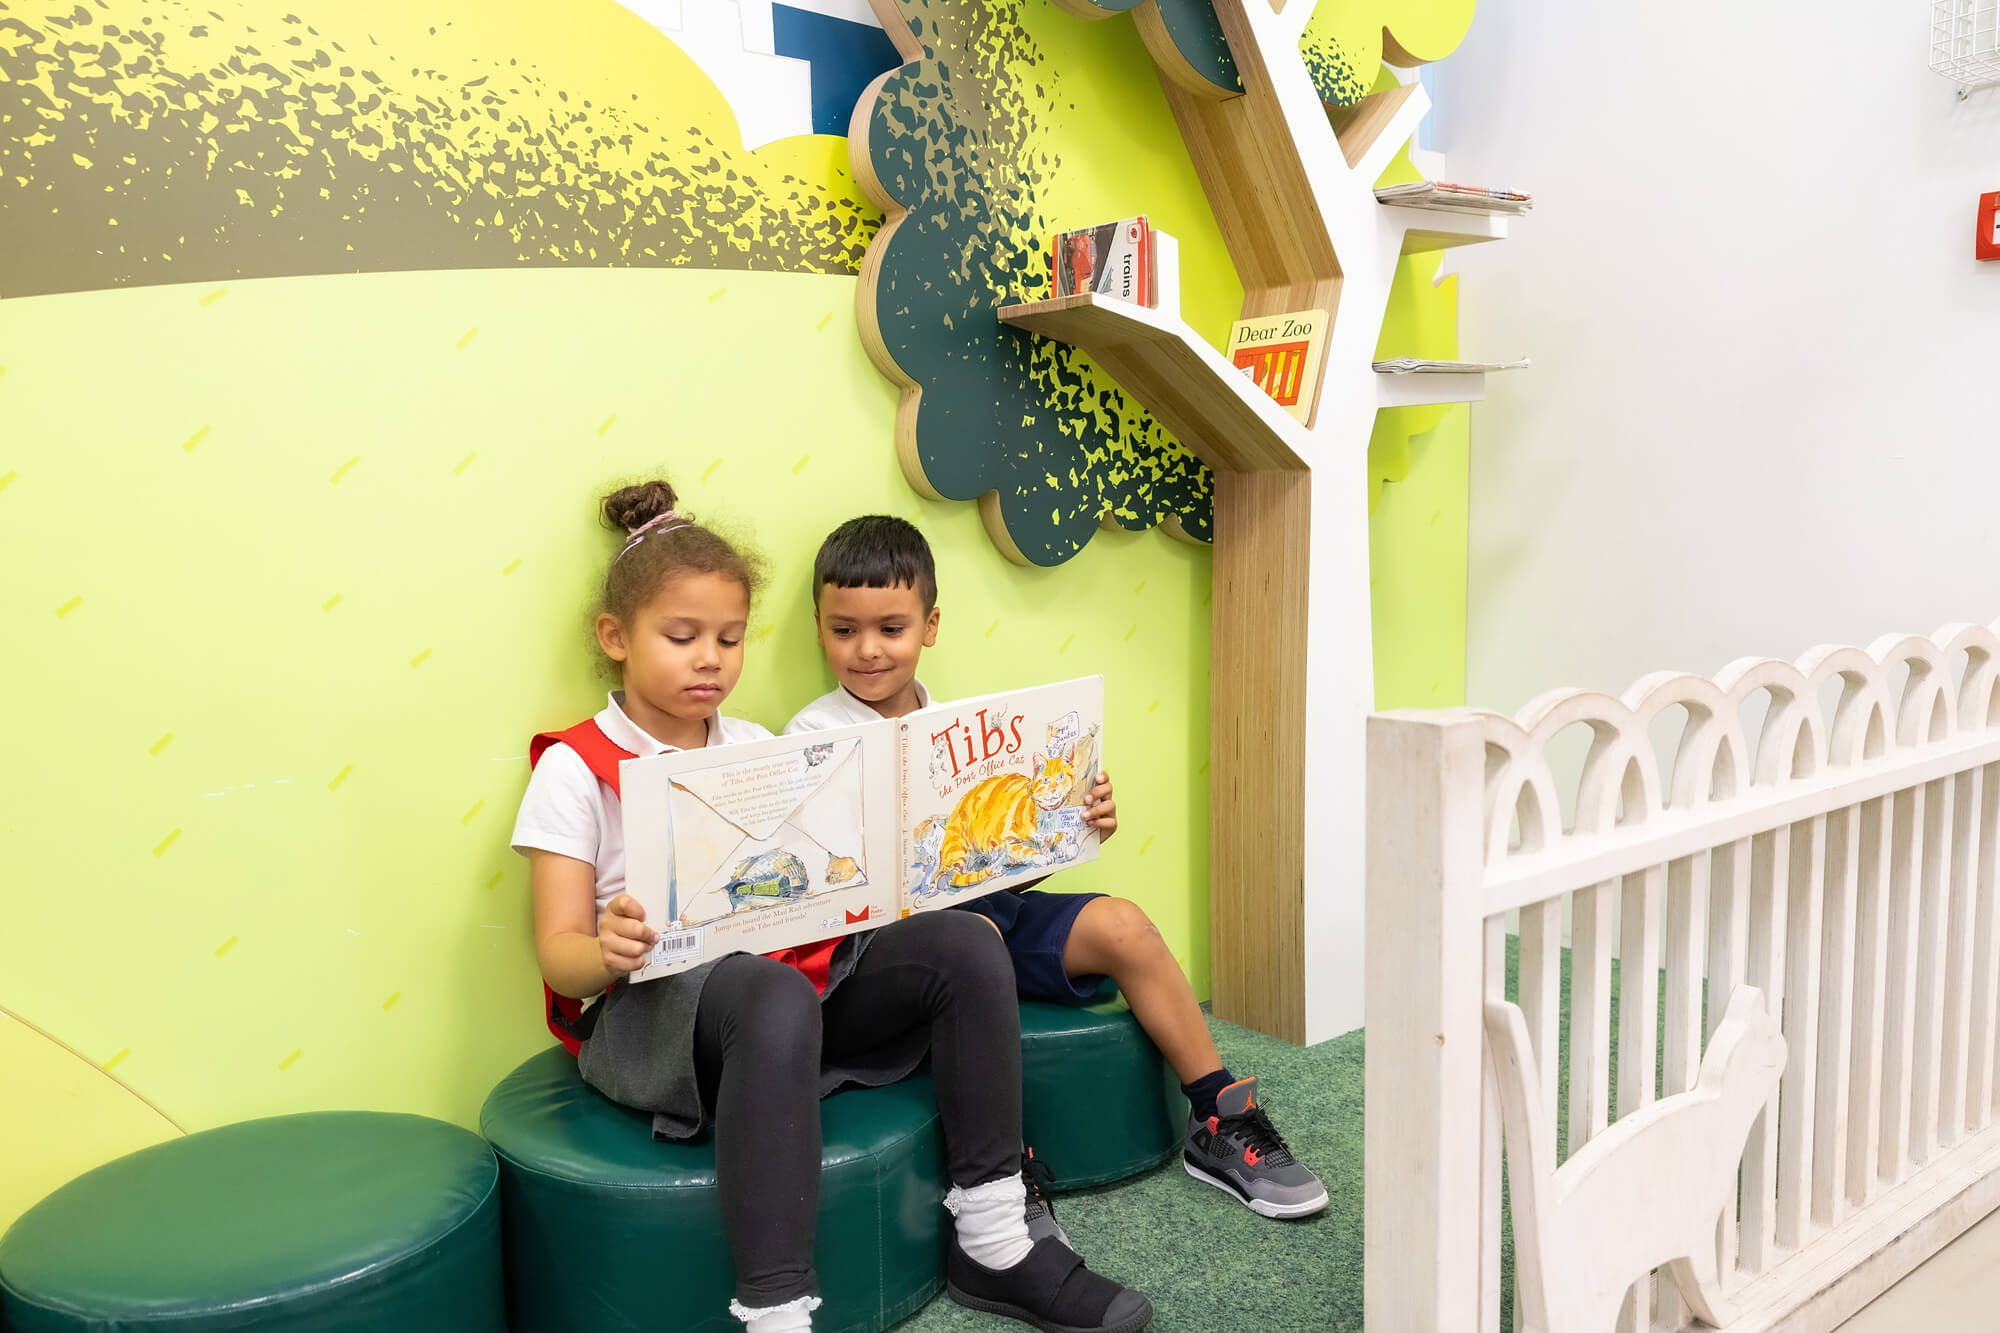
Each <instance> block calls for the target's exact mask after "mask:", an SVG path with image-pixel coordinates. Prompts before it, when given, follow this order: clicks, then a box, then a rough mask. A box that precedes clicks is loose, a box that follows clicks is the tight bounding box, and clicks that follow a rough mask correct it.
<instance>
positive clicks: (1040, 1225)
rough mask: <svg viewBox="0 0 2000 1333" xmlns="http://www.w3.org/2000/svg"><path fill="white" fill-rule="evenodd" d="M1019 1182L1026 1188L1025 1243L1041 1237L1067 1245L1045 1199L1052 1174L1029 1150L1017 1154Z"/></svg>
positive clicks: (1053, 1209) (1052, 1208)
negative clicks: (1026, 1222) (1026, 1232)
mask: <svg viewBox="0 0 2000 1333" xmlns="http://www.w3.org/2000/svg"><path fill="white" fill-rule="evenodd" d="M1021 1183H1022V1184H1024V1185H1026V1186H1027V1188H1028V1243H1029V1244H1030V1245H1032V1244H1034V1243H1035V1242H1036V1241H1038V1240H1040V1239H1042V1238H1043V1237H1044V1236H1053V1237H1054V1238H1055V1239H1057V1240H1059V1241H1061V1242H1062V1243H1063V1244H1064V1245H1068V1244H1069V1237H1068V1236H1067V1235H1066V1234H1064V1232H1063V1229H1062V1223H1060V1222H1058V1221H1056V1206H1055V1203H1054V1201H1053V1200H1051V1199H1050V1198H1049V1191H1050V1190H1051V1189H1053V1188H1054V1187H1055V1183H1056V1173H1055V1172H1053V1171H1051V1170H1049V1166H1048V1163H1047V1162H1044V1161H1043V1160H1042V1159H1041V1158H1039V1157H1037V1156H1035V1150H1034V1149H1033V1148H1030V1149H1028V1150H1027V1151H1026V1152H1024V1153H1022V1154H1021Z"/></svg>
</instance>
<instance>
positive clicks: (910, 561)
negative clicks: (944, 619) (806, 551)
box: [813, 514, 937, 615]
mask: <svg viewBox="0 0 2000 1333" xmlns="http://www.w3.org/2000/svg"><path fill="white" fill-rule="evenodd" d="M829 583H831V584H832V585H833V586H834V587H836V588H894V587H897V586H899V585H903V584H907V585H909V586H910V587H912V588H915V589H916V590H917V596H918V597H921V598H922V599H923V603H924V614H926V615H929V614H930V610H931V608H932V607H934V606H936V605H937V565H936V564H935V563H934V562H933V561H932V560H931V544H930V543H929V542H927V541H925V540H924V534H923V533H921V532H918V531H917V528H916V525H915V524H913V523H911V522H909V521H908V520H907V519H901V518H896V517H893V516H892V515H889V514H869V515H867V516H865V517H862V518H850V519H848V520H847V522H845V523H843V524H841V525H840V526H839V527H837V528H835V529H834V530H833V531H832V532H830V533H828V534H827V537H826V540H825V541H823V542H821V543H820V544H819V554H818V555H817V556H814V557H813V605H814V606H815V607H817V606H818V605H819V590H820V589H821V588H823V587H825V586H826V585H827V584H829Z"/></svg>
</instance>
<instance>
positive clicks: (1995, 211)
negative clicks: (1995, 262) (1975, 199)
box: [1972, 190, 2000, 259]
mask: <svg viewBox="0 0 2000 1333" xmlns="http://www.w3.org/2000/svg"><path fill="white" fill-rule="evenodd" d="M1973 241H1974V245H1973V250H1972V252H1973V253H1974V254H1976V255H1978V256H1979V257H1980V258H1981V259H2000V190H1995V191H1994V192H1993V193H1991V194H1982V195H1980V196H1979V234H1978V235H1977V236H1975V237H1974V238H1973Z"/></svg>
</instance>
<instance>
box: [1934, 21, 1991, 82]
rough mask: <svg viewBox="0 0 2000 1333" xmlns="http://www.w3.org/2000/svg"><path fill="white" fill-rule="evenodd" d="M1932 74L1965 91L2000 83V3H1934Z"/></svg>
mask: <svg viewBox="0 0 2000 1333" xmlns="http://www.w3.org/2000/svg"><path fill="white" fill-rule="evenodd" d="M1931 71H1932V72H1933V73H1936V74H1942V75H1944V77H1946V78H1947V79H1950V80H1951V81H1952V82H1954V83H1956V84H1957V85H1958V86H1959V87H1960V88H1961V89H1967V90H1969V89H1973V88H1983V87H1985V86H1987V85H1989V84H1995V83H2000V0H1931Z"/></svg>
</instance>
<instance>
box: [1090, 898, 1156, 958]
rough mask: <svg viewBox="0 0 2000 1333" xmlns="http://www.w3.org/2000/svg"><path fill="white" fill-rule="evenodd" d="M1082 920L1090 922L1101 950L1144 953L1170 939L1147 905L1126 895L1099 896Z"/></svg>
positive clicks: (1128, 955) (1136, 955)
mask: <svg viewBox="0 0 2000 1333" xmlns="http://www.w3.org/2000/svg"><path fill="white" fill-rule="evenodd" d="M1078 924H1079V925H1087V928H1088V929H1089V930H1090V931H1091V933H1092V935H1093V936H1094V939H1093V941H1092V942H1093V943H1094V944H1095V945H1096V946H1097V947H1098V948H1099V949H1100V950H1102V951H1104V952H1106V953H1109V954H1112V955H1114V956H1116V957H1119V958H1125V959H1133V958H1139V957H1143V956H1145V955H1147V954H1149V953H1151V952H1152V951H1153V950H1155V949H1157V948H1161V947H1163V946H1164V945H1165V943H1166V942H1165V940H1163V939H1162V938H1161V936H1160V928H1159V927H1158V926H1155V925H1154V924H1153V922H1152V918H1150V917H1148V916H1147V915H1146V912H1145V909H1144V908H1142V907H1140V906H1139V904H1137V903H1135V902H1132V901H1130V900H1128V899H1125V898H1100V899H1098V900H1097V901H1095V902H1093V903H1091V904H1090V910H1089V914H1088V917H1087V918H1085V919H1080V920H1079V922H1078Z"/></svg>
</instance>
